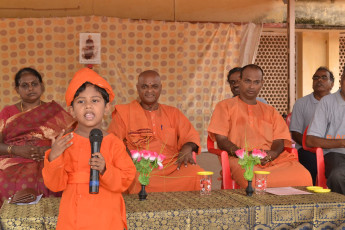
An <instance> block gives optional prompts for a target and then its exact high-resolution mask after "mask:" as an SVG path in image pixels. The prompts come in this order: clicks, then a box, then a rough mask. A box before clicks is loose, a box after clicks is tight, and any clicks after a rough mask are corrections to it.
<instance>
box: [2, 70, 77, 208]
mask: <svg viewBox="0 0 345 230" xmlns="http://www.w3.org/2000/svg"><path fill="white" fill-rule="evenodd" d="M15 90H16V92H17V93H18V94H19V96H20V98H21V101H20V102H18V103H16V104H14V105H10V106H6V107H5V108H4V109H3V110H2V111H1V112H0V205H1V204H2V202H3V201H4V200H6V199H8V198H9V197H10V196H11V195H13V194H14V193H15V192H17V191H19V190H22V189H24V188H33V189H35V190H36V191H37V193H38V194H43V195H44V196H46V197H47V196H59V195H60V194H58V193H53V192H51V191H49V190H48V189H47V188H46V187H45V185H44V183H43V178H42V168H43V159H44V153H45V151H46V150H47V149H49V148H50V146H51V139H52V138H54V137H56V136H57V135H58V133H60V132H61V131H62V130H66V129H67V128H68V127H71V126H72V124H73V123H74V120H73V118H72V117H71V116H70V115H69V114H68V113H67V112H66V111H65V110H64V109H63V108H62V107H61V106H60V105H58V104H57V103H56V102H54V101H52V102H49V103H46V102H43V101H41V95H42V93H43V92H44V85H43V82H42V77H41V75H40V74H39V73H38V72H37V71H36V70H34V69H32V68H23V69H21V70H20V71H19V72H18V73H17V74H16V76H15Z"/></svg>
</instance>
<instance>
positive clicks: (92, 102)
mask: <svg viewBox="0 0 345 230" xmlns="http://www.w3.org/2000/svg"><path fill="white" fill-rule="evenodd" d="M109 109H110V104H109V103H107V104H106V105H105V103H104V99H103V97H102V95H101V93H100V92H98V91H97V90H96V89H95V87H94V86H93V85H87V86H86V88H85V90H84V91H83V92H81V93H80V94H79V96H78V97H76V98H75V99H74V101H73V106H71V107H70V112H71V114H72V116H73V117H74V118H75V119H76V120H77V121H78V129H83V130H89V129H90V130H91V129H93V128H99V129H100V128H101V127H102V120H103V116H104V114H105V113H107V112H109Z"/></svg>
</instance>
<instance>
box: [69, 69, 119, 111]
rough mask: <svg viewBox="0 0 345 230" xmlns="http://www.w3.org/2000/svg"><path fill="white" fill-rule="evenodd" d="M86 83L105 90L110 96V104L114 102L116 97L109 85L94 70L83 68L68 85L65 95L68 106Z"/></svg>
mask: <svg viewBox="0 0 345 230" xmlns="http://www.w3.org/2000/svg"><path fill="white" fill-rule="evenodd" d="M85 82H90V83H92V84H94V85H97V86H98V87H100V88H103V89H105V90H106V91H107V93H108V94H109V102H112V101H113V100H114V97H115V95H114V92H113V90H112V88H111V86H110V85H109V83H108V82H107V81H106V80H105V79H104V78H102V77H101V76H99V75H98V73H96V72H95V71H93V70H92V69H89V68H83V69H81V70H79V71H78V72H76V73H75V74H74V77H73V78H72V80H71V82H70V83H69V85H68V88H67V91H66V95H65V99H66V105H67V106H70V105H71V103H72V101H73V98H74V95H75V93H76V92H77V90H78V89H79V87H80V86H82V85H83V84H84V83H85Z"/></svg>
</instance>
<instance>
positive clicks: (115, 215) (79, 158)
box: [42, 133, 135, 230]
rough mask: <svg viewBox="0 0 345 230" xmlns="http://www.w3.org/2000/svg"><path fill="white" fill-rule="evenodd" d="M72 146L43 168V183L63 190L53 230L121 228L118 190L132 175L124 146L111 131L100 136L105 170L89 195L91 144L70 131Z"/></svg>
mask: <svg viewBox="0 0 345 230" xmlns="http://www.w3.org/2000/svg"><path fill="white" fill-rule="evenodd" d="M73 135H74V136H73V139H72V142H73V145H72V146H71V147H69V148H68V149H66V150H65V152H64V153H63V154H61V155H60V156H59V157H58V158H56V159H55V160H53V161H51V162H49V161H48V156H49V153H50V150H48V151H47V152H46V156H45V160H44V168H43V172H42V173H43V178H44V183H45V185H46V186H47V187H48V188H49V189H50V190H52V191H63V193H62V198H61V203H60V209H59V217H58V222H57V229H63V230H68V229H71V230H72V229H109V230H112V229H121V230H123V229H124V228H125V227H127V225H126V209H125V203H124V200H123V198H122V192H124V191H126V189H127V188H128V186H129V185H130V184H131V183H132V181H133V179H134V177H135V166H134V164H133V162H132V159H131V158H130V157H129V156H128V154H127V152H126V150H125V146H124V144H123V143H122V141H120V140H119V139H118V138H117V137H115V136H114V135H113V134H109V135H107V136H105V137H104V138H103V141H102V145H101V150H100V152H101V154H102V156H103V157H104V159H105V162H106V171H105V173H104V174H103V175H100V177H99V193H98V194H89V179H90V165H89V159H90V157H91V145H90V141H89V139H88V138H85V137H82V136H79V135H78V134H76V133H73Z"/></svg>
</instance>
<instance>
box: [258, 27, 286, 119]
mask: <svg viewBox="0 0 345 230" xmlns="http://www.w3.org/2000/svg"><path fill="white" fill-rule="evenodd" d="M287 51H288V37H287V35H286V34H280V33H279V34H276V33H263V34H262V35H261V38H260V44H259V48H258V53H257V57H256V60H255V64H257V65H259V66H261V68H262V69H263V71H264V74H265V76H264V80H265V83H264V86H263V87H262V89H261V91H260V94H259V97H262V98H264V99H265V100H266V101H267V102H268V103H269V104H270V105H272V106H273V107H275V108H276V109H277V110H278V112H280V114H284V113H285V114H286V113H287V110H288V98H289V90H288V80H289V78H288V77H289V76H288V69H287V68H288V53H287Z"/></svg>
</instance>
